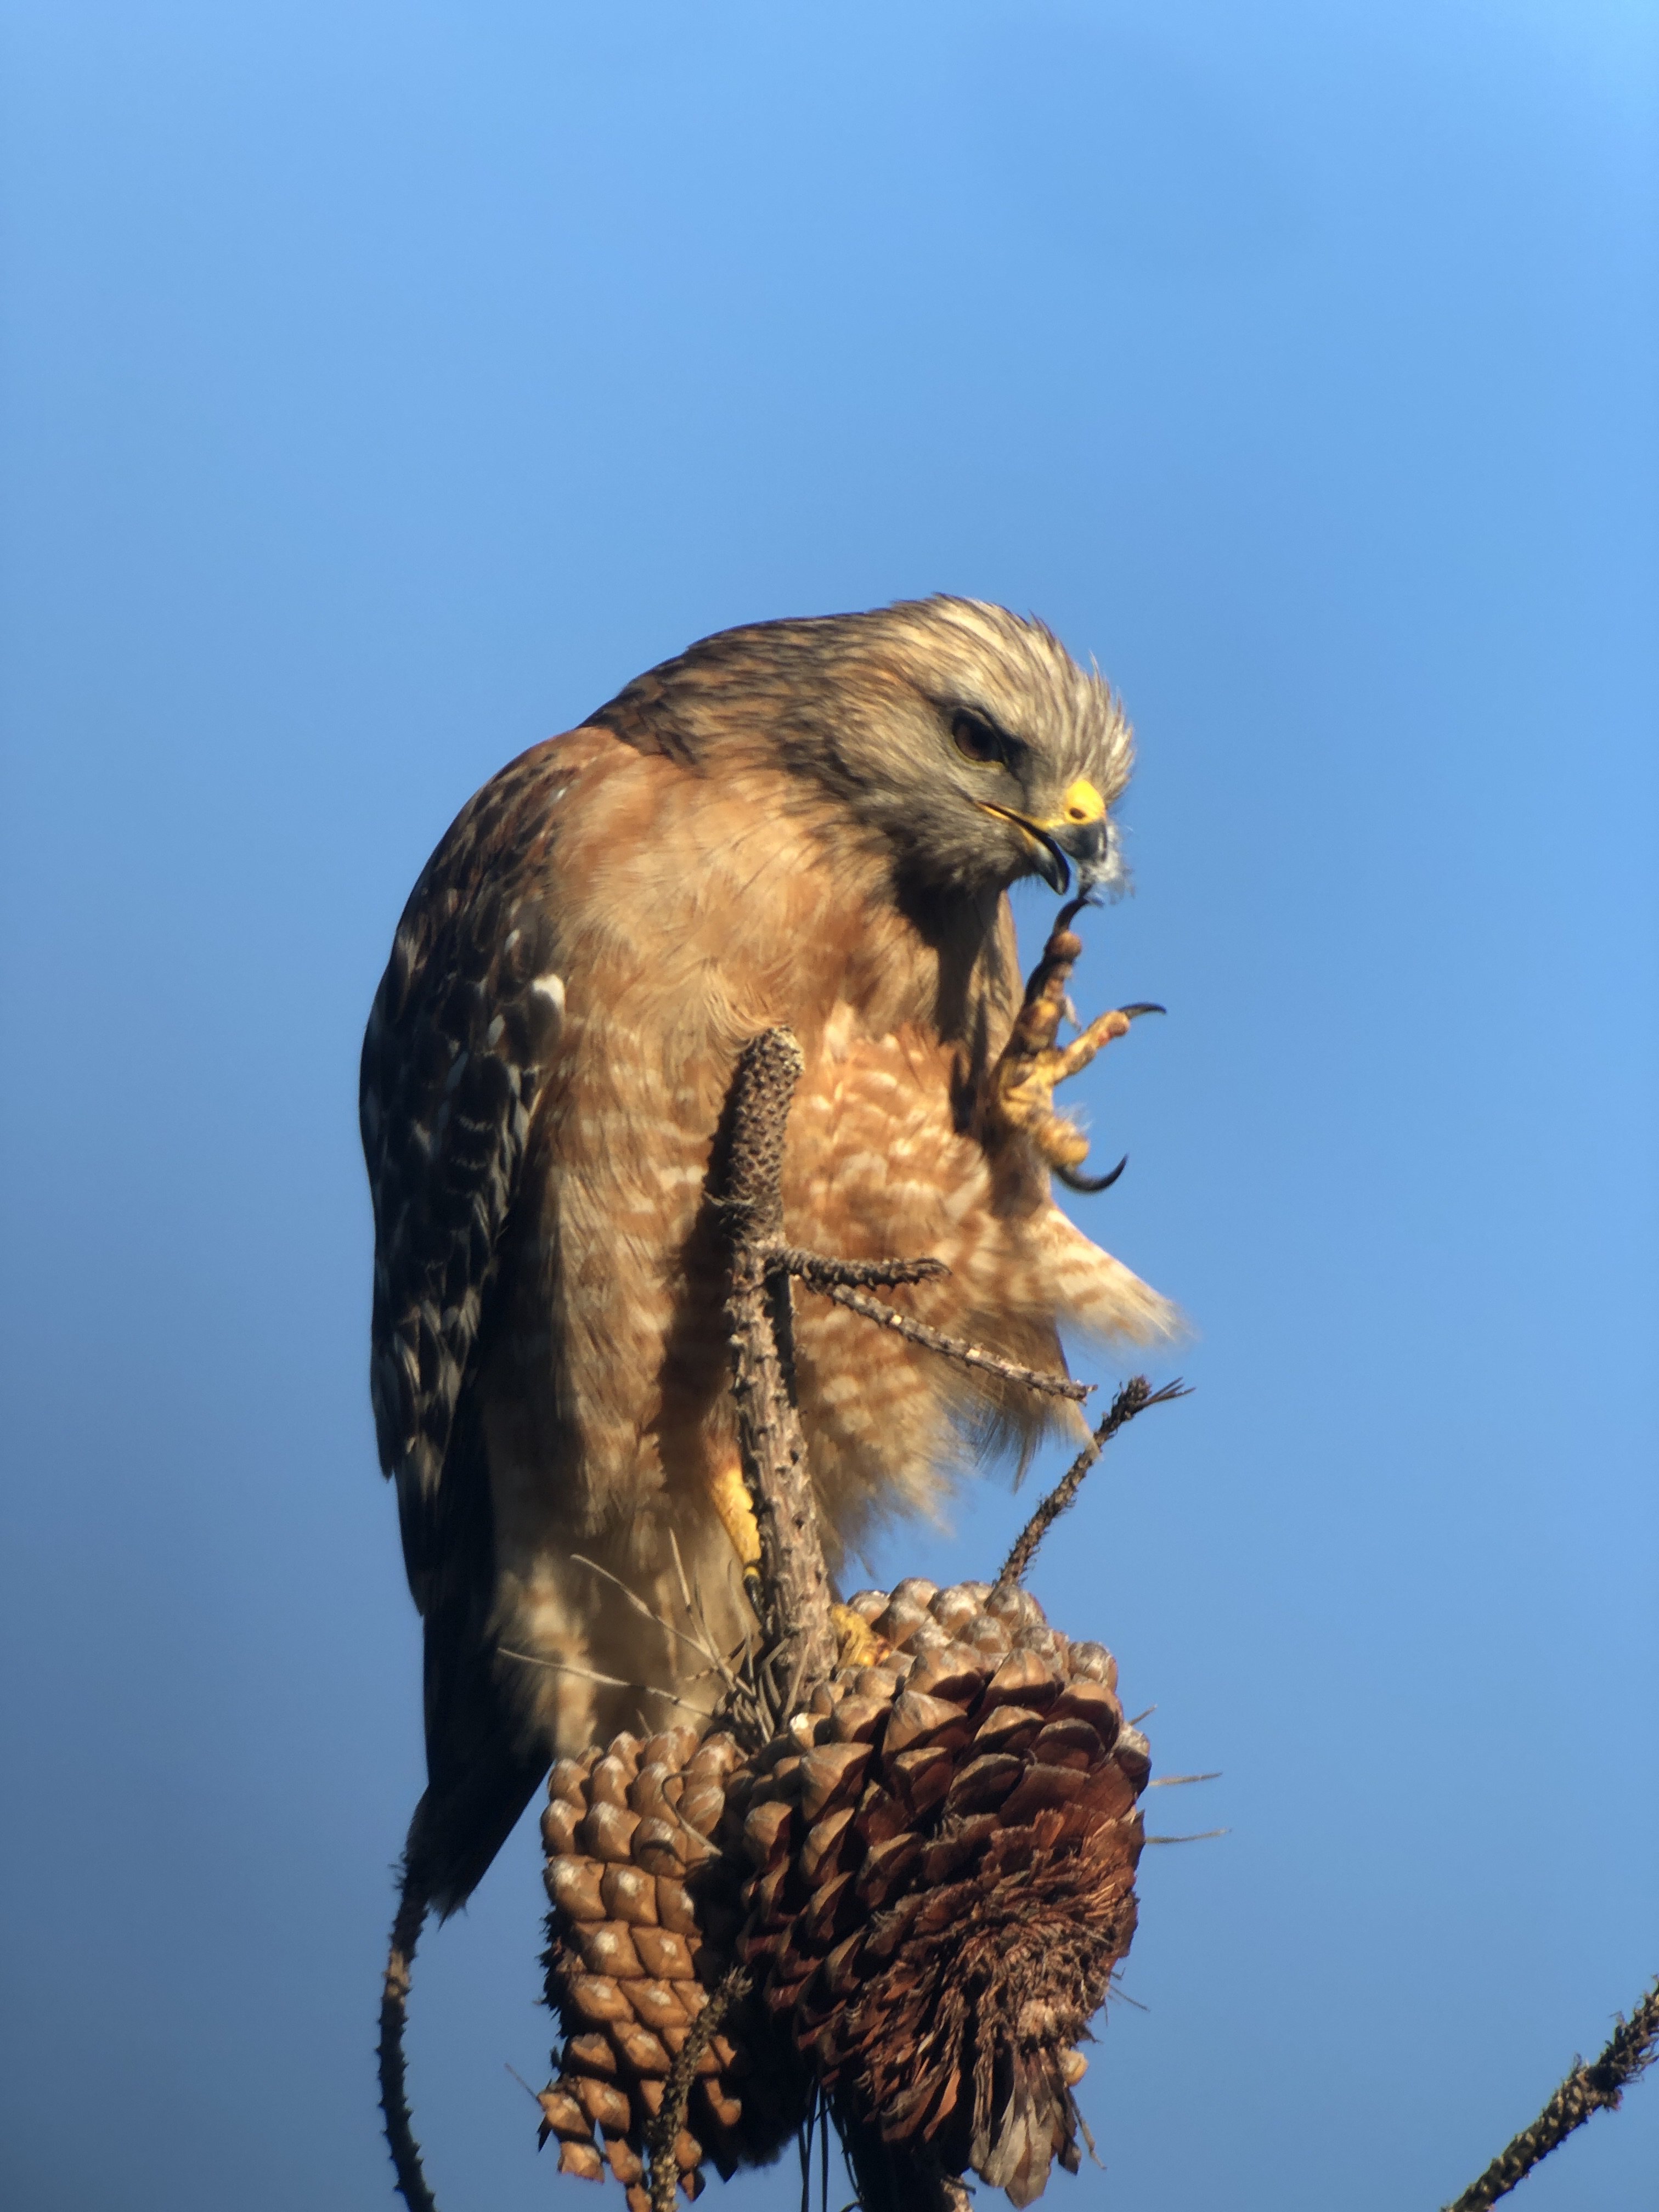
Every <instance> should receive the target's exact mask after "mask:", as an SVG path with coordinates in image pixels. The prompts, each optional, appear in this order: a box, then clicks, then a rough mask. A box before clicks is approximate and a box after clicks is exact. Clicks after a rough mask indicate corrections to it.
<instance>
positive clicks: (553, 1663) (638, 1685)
mask: <svg viewBox="0 0 1659 2212" xmlns="http://www.w3.org/2000/svg"><path fill="white" fill-rule="evenodd" d="M495 1650H496V1652H497V1654H498V1656H500V1657H501V1658H503V1659H517V1660H518V1661H519V1662H520V1663H521V1664H522V1665H524V1666H526V1667H544V1668H546V1670H547V1672H548V1673H549V1674H568V1675H571V1676H572V1677H573V1678H574V1680H576V1681H578V1682H597V1683H599V1686H600V1687H601V1688H602V1689H606V1690H632V1691H633V1692H634V1693H635V1696H637V1697H641V1698H665V1699H667V1700H668V1702H669V1704H670V1705H682V1706H684V1709H685V1711H687V1712H688V1713H700V1714H701V1715H702V1717H703V1719H704V1720H707V1719H708V1708H707V1707H706V1706H703V1705H693V1704H692V1702H691V1700H690V1699H689V1698H677V1697H676V1696H675V1694H674V1692H672V1691H671V1690H665V1689H661V1688H659V1686H658V1685H657V1684H656V1683H655V1682H624V1681H623V1678H622V1676H621V1675H620V1674H600V1672H599V1668H597V1667H579V1666H578V1665H577V1664H576V1662H575V1661H574V1659H539V1658H538V1657H537V1656H536V1654H535V1653H534V1652H533V1651H515V1650H513V1647H512V1645H511V1644H497V1645H496V1646H495Z"/></svg>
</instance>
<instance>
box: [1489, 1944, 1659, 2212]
mask: <svg viewBox="0 0 1659 2212" xmlns="http://www.w3.org/2000/svg"><path fill="white" fill-rule="evenodd" d="M1656 2048H1659V1982H1656V1983H1655V1984H1654V1985H1653V1987H1652V1988H1651V1989H1650V1990H1649V1991H1648V1993H1647V1995H1646V1996H1644V1998H1643V2000H1642V2002H1641V2003H1640V2004H1639V2005H1638V2006H1637V2008H1636V2009H1635V2011H1634V2012H1633V2013H1632V2015H1631V2016H1630V2018H1629V2019H1628V2020H1621V2021H1620V2023H1619V2025H1618V2027H1616V2028H1614V2030H1613V2034H1612V2035H1611V2037H1610V2038H1609V2039H1608V2041H1607V2048H1606V2050H1605V2051H1603V2052H1602V2053H1601V2057H1599V2058H1598V2059H1597V2060H1596V2061H1595V2064H1594V2065H1592V2066H1586V2065H1585V2064H1584V2063H1583V2059H1580V2060H1578V2061H1577V2063H1576V2064H1575V2065H1574V2067H1573V2069H1572V2071H1571V2074H1569V2075H1568V2076H1567V2078H1566V2080H1565V2081H1564V2082H1563V2083H1562V2084H1561V2086H1560V2087H1559V2089H1558V2090H1557V2091H1556V2093H1555V2094H1554V2095H1553V2097H1552V2098H1551V2099H1550V2100H1549V2102H1548V2104H1547V2105H1546V2106H1545V2107H1544V2109H1543V2111H1542V2112H1540V2114H1539V2115H1538V2118H1536V2119H1535V2120H1534V2122H1533V2124H1532V2125H1531V2126H1530V2127H1529V2128H1522V2130H1521V2132H1520V2134H1519V2135H1518V2136H1516V2137H1515V2139H1514V2140H1513V2142H1510V2143H1508V2144H1506V2145H1505V2147H1504V2149H1502V2150H1501V2151H1499V2153H1498V2156H1497V2157H1496V2158H1495V2159H1493V2160H1492V2164H1491V2165H1490V2166H1488V2167H1487V2168H1486V2172H1484V2173H1483V2174H1482V2175H1481V2176H1480V2179H1479V2180H1478V2181H1474V2182H1471V2183H1470V2185H1469V2186H1468V2188H1467V2189H1466V2190H1465V2191H1463V2194H1462V2196H1461V2197H1459V2198H1458V2199H1457V2201H1456V2203H1455V2204H1452V2205H1449V2206H1448V2208H1447V2212H1487V2208H1488V2207H1489V2206H1491V2205H1493V2204H1496V2203H1497V2202H1498V2198H1499V2197H1507V2196H1508V2194H1509V2192H1510V2190H1511V2189H1513V2188H1514V2186H1515V2185H1516V2182H1517V2181H1521V2180H1524V2179H1525V2178H1526V2176H1527V2175H1528V2174H1529V2173H1530V2172H1532V2169H1533V2168H1534V2166H1536V2165H1537V2164H1538V2162H1539V2160H1541V2159H1546V2158H1547V2157H1548V2156H1549V2154H1550V2153H1551V2152H1552V2151H1553V2149H1554V2148H1556V2146H1557V2145H1558V2144H1559V2143H1562V2142H1565V2140H1566V2138H1567V2137H1568V2136H1570V2135H1571V2133H1572V2131H1573V2130H1574V2129H1575V2128H1582V2127H1583V2124H1584V2123H1585V2121H1586V2120H1587V2119H1589V2118H1590V2116H1591V2114H1592V2113H1594V2112H1601V2111H1602V2110H1604V2109H1605V2110H1606V2111H1607V2112H1613V2111H1615V2110H1616V2109H1617V2107H1618V2104H1619V2100H1620V2097H1621V2096H1622V2095H1623V2093H1624V2092H1625V2089H1626V2085H1627V2084H1628V2083H1630V2082H1632V2081H1634V2080H1635V2079H1636V2077H1637V2075H1638V2074H1640V2073H1642V2072H1643V2071H1644V2069H1645V2068H1647V2067H1648V2066H1650V2065H1651V2064H1652V2063H1653V2059H1654V2057H1655V2053H1656Z"/></svg>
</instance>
